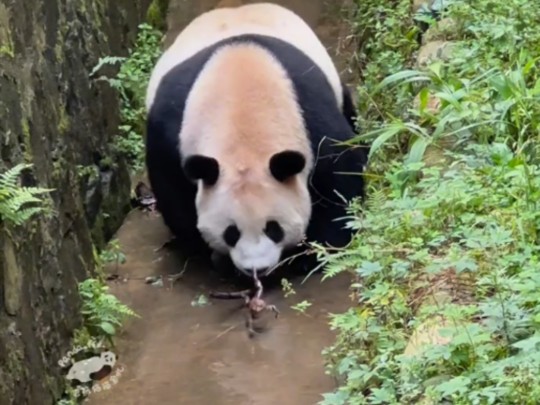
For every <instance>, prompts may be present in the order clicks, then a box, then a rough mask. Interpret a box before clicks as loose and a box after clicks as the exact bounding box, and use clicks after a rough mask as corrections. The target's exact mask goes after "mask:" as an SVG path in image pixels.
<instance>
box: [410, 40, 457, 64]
mask: <svg viewBox="0 0 540 405" xmlns="http://www.w3.org/2000/svg"><path fill="white" fill-rule="evenodd" d="M454 46H455V43H454V42H451V41H433V42H428V43H427V44H425V45H424V46H422V47H421V48H420V50H419V51H418V56H417V58H416V63H417V67H419V68H423V67H426V66H427V65H429V64H430V63H432V62H436V61H442V62H446V61H448V60H449V59H450V57H451V56H452V51H453V48H454Z"/></svg>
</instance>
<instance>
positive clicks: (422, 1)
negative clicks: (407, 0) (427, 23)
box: [412, 0, 434, 13]
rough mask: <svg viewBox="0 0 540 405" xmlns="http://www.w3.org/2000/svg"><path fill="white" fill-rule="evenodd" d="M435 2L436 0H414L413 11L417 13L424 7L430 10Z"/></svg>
mask: <svg viewBox="0 0 540 405" xmlns="http://www.w3.org/2000/svg"><path fill="white" fill-rule="evenodd" d="M433 3H434V0H414V1H413V4H412V10H413V13H416V12H417V11H419V10H420V9H421V8H422V7H424V8H426V9H428V10H429V9H430V8H431V6H432V5H433Z"/></svg>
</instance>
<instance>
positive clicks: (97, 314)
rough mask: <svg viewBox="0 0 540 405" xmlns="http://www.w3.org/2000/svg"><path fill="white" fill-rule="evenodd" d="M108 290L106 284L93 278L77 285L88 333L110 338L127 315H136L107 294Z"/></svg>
mask: <svg viewBox="0 0 540 405" xmlns="http://www.w3.org/2000/svg"><path fill="white" fill-rule="evenodd" d="M108 290H109V287H108V286H107V285H105V284H103V283H102V282H101V281H99V280H97V279H93V278H90V279H87V280H85V281H83V282H82V283H81V284H80V285H79V293H80V295H81V298H82V301H83V306H82V311H81V312H82V315H83V317H84V320H85V325H86V328H87V329H88V330H89V332H90V335H93V336H100V335H104V336H105V337H107V338H108V339H111V338H112V337H113V336H114V335H115V334H116V328H117V327H119V326H121V325H122V323H123V321H124V320H125V319H126V318H127V317H131V316H137V315H136V314H135V312H133V310H131V309H130V308H128V307H127V306H126V305H124V304H122V303H121V302H120V301H119V300H118V299H117V298H116V297H115V296H114V295H112V294H109V292H108Z"/></svg>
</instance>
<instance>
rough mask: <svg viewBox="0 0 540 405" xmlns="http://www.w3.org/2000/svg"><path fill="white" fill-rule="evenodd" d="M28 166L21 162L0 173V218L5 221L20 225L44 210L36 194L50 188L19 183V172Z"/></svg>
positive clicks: (43, 192) (28, 165)
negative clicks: (22, 185) (25, 185)
mask: <svg viewBox="0 0 540 405" xmlns="http://www.w3.org/2000/svg"><path fill="white" fill-rule="evenodd" d="M30 167H32V165H30V164H23V163H21V164H18V165H16V166H14V167H12V168H11V169H9V170H7V171H6V172H4V173H1V174H0V220H1V221H3V222H5V223H8V224H11V225H22V224H24V223H25V222H26V221H28V220H29V219H30V218H31V217H33V216H34V215H36V214H39V213H41V212H44V210H45V208H44V206H43V200H42V199H41V198H39V197H37V196H38V195H40V194H46V193H49V192H50V191H52V190H50V189H45V188H40V187H21V186H20V185H19V176H20V174H21V173H22V171H23V170H25V169H28V168H30Z"/></svg>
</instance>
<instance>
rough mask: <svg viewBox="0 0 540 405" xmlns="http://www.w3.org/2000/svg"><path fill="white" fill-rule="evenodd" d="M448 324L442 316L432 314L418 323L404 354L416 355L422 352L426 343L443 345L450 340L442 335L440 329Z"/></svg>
mask: <svg viewBox="0 0 540 405" xmlns="http://www.w3.org/2000/svg"><path fill="white" fill-rule="evenodd" d="M448 326H449V322H448V321H447V320H446V319H444V318H443V317H442V316H434V317H432V318H430V319H428V320H427V321H425V322H424V323H422V324H420V326H419V327H418V328H416V330H415V331H414V333H413V334H412V336H411V338H410V339H409V342H408V344H407V347H406V348H405V351H404V353H403V354H404V355H405V356H408V357H409V356H416V355H419V354H421V353H422V351H423V348H424V347H425V346H426V345H430V344H431V345H445V344H447V343H449V342H450V340H451V339H450V338H448V337H445V336H442V335H441V334H440V330H441V329H442V328H446V327H448Z"/></svg>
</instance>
